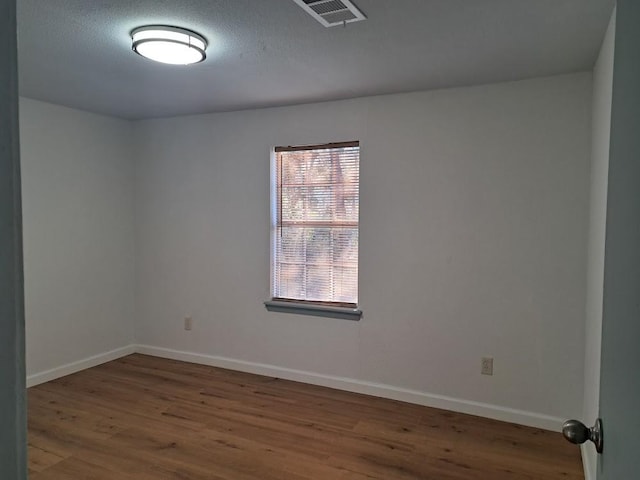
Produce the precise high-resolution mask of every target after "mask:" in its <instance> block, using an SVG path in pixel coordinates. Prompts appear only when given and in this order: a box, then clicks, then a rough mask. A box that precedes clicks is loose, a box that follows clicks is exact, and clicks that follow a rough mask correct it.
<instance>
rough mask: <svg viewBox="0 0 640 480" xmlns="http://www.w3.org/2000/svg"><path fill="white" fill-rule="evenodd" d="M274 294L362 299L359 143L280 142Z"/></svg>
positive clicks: (346, 302)
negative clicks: (285, 144) (283, 144)
mask: <svg viewBox="0 0 640 480" xmlns="http://www.w3.org/2000/svg"><path fill="white" fill-rule="evenodd" d="M275 152H276V153H275V155H276V162H275V163H276V165H275V167H276V172H275V178H276V198H275V202H276V205H275V212H276V214H275V216H276V221H275V225H274V227H275V231H274V240H275V241H274V255H273V258H274V265H273V275H274V278H273V292H272V294H273V298H274V299H275V300H295V301H309V302H318V303H326V304H332V305H343V306H355V305H357V303H358V216H359V184H360V146H359V143H358V142H348V143H332V144H326V145H315V146H306V147H278V148H276V149H275Z"/></svg>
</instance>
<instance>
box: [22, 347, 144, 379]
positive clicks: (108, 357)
mask: <svg viewBox="0 0 640 480" xmlns="http://www.w3.org/2000/svg"><path fill="white" fill-rule="evenodd" d="M135 352H136V346H135V345H128V346H126V347H122V348H118V349H116V350H111V351H110V352H105V353H101V354H99V355H94V356H92V357H89V358H85V359H82V360H78V361H77V362H72V363H67V364H66V365H62V366H60V367H56V368H52V369H51V370H46V371H44V372H40V373H35V374H33V375H29V376H27V388H28V387H33V386H35V385H40V384H41V383H45V382H50V381H51V380H55V379H56V378H60V377H66V376H67V375H71V374H72V373H76V372H79V371H81V370H86V369H87V368H91V367H95V366H97V365H100V364H102V363H107V362H110V361H112V360H116V359H118V358H121V357H126V356H127V355H131V354H132V353H135Z"/></svg>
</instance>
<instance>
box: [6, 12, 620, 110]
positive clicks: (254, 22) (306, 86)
mask: <svg viewBox="0 0 640 480" xmlns="http://www.w3.org/2000/svg"><path fill="white" fill-rule="evenodd" d="M355 3H356V4H357V5H358V7H359V8H360V9H361V10H363V11H364V13H365V14H366V15H367V16H368V20H367V21H364V22H360V23H355V24H351V25H347V27H346V28H343V27H334V28H330V29H327V28H325V27H323V26H321V25H320V24H319V23H318V22H316V21H315V20H314V19H313V18H311V17H310V16H309V15H308V14H307V13H305V12H304V11H303V10H302V9H301V8H300V7H299V6H298V5H296V4H295V3H294V2H293V1H292V0H18V32H19V62H20V93H21V95H23V96H27V97H31V98H35V99H40V100H45V101H49V102H53V103H58V104H63V105H67V106H70V107H74V108H79V109H83V110H89V111H94V112H99V113H103V114H108V115H115V116H119V117H124V118H131V119H139V118H148V117H160V116H173V115H181V114H189V113H204V112H216V111H228V110H239V109H246V108H256V107H265V106H274V105H288V104H295V103H306V102H312V101H324V100H333V99H340V98H350V97H358V96H365V95H375V94H383V93H394V92H405V91H413V90H423V89H433V88H441V87H450V86H462V85H473V84H482V83H490V82H498V81H507V80H516V79H523V78H530V77H536V76H544V75H552V74H560V73H569V72H575V71H582V70H588V69H591V68H592V67H593V64H594V62H595V58H596V55H597V52H598V49H599V47H600V44H601V42H602V38H603V36H604V32H605V29H606V26H607V23H608V20H609V16H610V14H611V11H612V9H613V4H614V0H356V1H355ZM147 24H170V25H177V26H182V27H186V28H190V29H193V30H196V31H198V32H200V33H201V34H203V35H204V36H205V37H206V38H207V39H208V40H209V44H210V47H209V50H208V58H207V60H206V61H205V62H204V63H201V64H198V65H195V66H191V67H176V66H167V65H161V64H155V63H153V62H151V61H149V60H146V59H143V58H142V57H139V56H137V55H136V54H134V53H133V52H132V51H131V49H130V48H131V45H130V37H129V33H130V32H131V30H132V29H134V28H135V27H138V26H141V25H147Z"/></svg>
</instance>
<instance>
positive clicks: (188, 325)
mask: <svg viewBox="0 0 640 480" xmlns="http://www.w3.org/2000/svg"><path fill="white" fill-rule="evenodd" d="M192 328H193V319H192V318H191V317H184V329H185V330H191V329H192Z"/></svg>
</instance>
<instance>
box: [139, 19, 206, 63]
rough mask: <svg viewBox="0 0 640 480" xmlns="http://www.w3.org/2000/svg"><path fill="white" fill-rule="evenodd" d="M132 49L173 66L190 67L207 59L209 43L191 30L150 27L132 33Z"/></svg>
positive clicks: (158, 26)
mask: <svg viewBox="0 0 640 480" xmlns="http://www.w3.org/2000/svg"><path fill="white" fill-rule="evenodd" d="M131 40H132V41H133V44H132V47H131V48H132V49H133V51H134V52H136V53H137V54H138V55H142V56H143V57H146V58H149V59H151V60H155V61H156V62H161V63H168V64H171V65H190V64H192V63H198V62H202V61H203V60H204V59H205V58H206V57H207V55H206V53H205V51H206V50H207V41H206V40H205V38H204V37H203V36H202V35H200V34H198V33H196V32H192V31H191V30H187V29H185V28H179V27H168V26H163V25H149V26H146V27H140V28H136V29H135V30H134V31H133V32H131Z"/></svg>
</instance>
